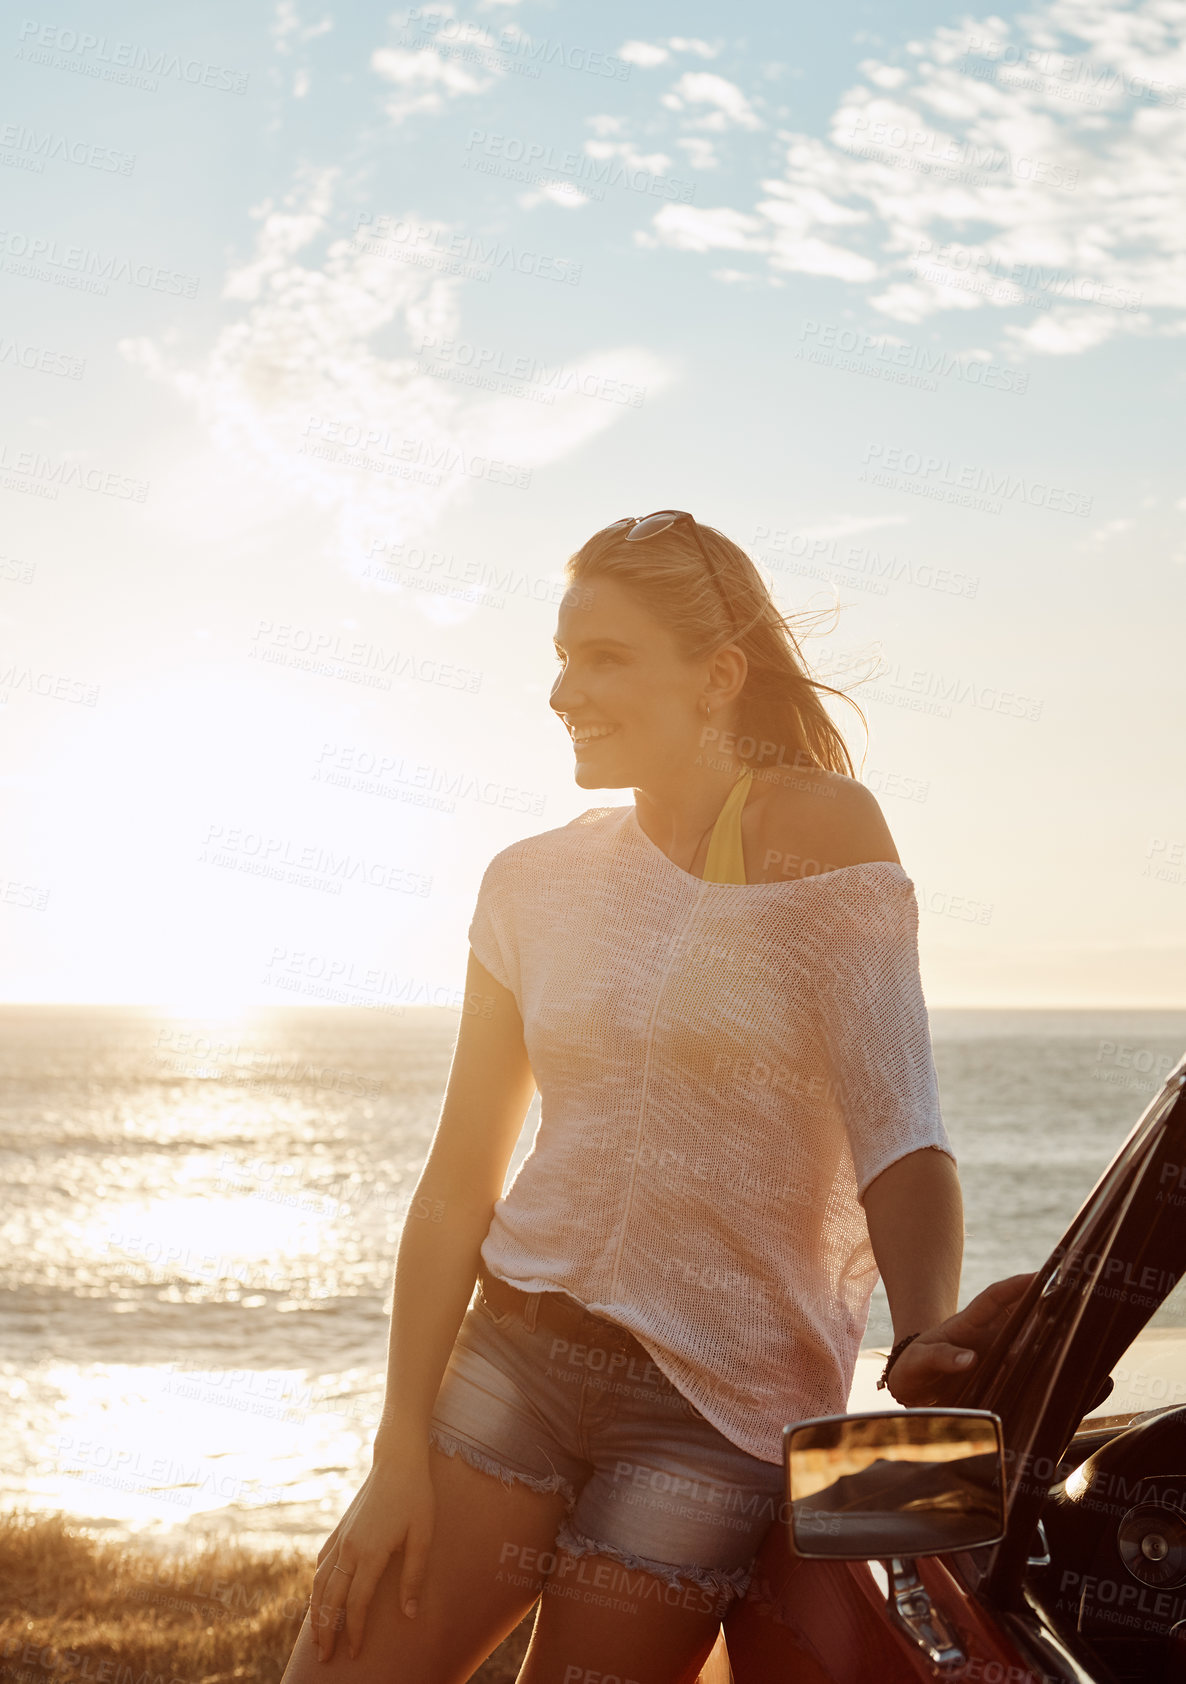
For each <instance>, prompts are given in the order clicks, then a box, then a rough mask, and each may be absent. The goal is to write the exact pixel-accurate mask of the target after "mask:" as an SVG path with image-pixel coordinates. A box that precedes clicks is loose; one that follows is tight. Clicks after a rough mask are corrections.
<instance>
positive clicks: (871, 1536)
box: [784, 1410, 1004, 1560]
mask: <svg viewBox="0 0 1186 1684" xmlns="http://www.w3.org/2000/svg"><path fill="white" fill-rule="evenodd" d="M784 1445H785V1458H786V1475H787V1497H788V1500H789V1504H790V1528H791V1543H792V1546H793V1548H794V1549H795V1551H796V1553H797V1554H799V1555H805V1556H816V1557H819V1556H823V1557H832V1558H835V1559H840V1560H860V1559H867V1558H870V1557H873V1556H890V1555H900V1556H914V1555H941V1554H944V1553H945V1552H947V1551H952V1550H963V1549H972V1548H974V1547H975V1546H976V1545H978V1544H986V1543H995V1542H996V1541H997V1540H998V1539H999V1538H1000V1537H1001V1536H1002V1534H1003V1532H1004V1480H1003V1468H1002V1451H1001V1436H1000V1424H999V1422H998V1421H997V1419H996V1417H995V1416H994V1415H992V1414H990V1413H988V1412H987V1411H984V1410H943V1411H940V1410H908V1411H901V1410H897V1411H894V1412H893V1413H887V1414H884V1415H866V1416H844V1415H836V1416H827V1417H824V1418H823V1419H820V1420H815V1421H805V1422H801V1423H799V1424H798V1425H796V1426H793V1427H788V1428H787V1429H786V1432H785V1434H784Z"/></svg>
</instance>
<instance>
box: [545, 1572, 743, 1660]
mask: <svg viewBox="0 0 1186 1684" xmlns="http://www.w3.org/2000/svg"><path fill="white" fill-rule="evenodd" d="M598 1585H602V1586H604V1587H606V1588H605V1589H598V1588H596V1587H597V1586H598ZM610 1586H613V1589H612V1591H611V1590H609V1588H608V1587H610ZM720 1629H721V1617H720V1613H719V1612H715V1613H706V1612H704V1609H703V1598H700V1597H691V1598H689V1597H688V1596H680V1595H677V1596H672V1595H671V1586H670V1585H669V1584H668V1583H666V1582H665V1581H664V1580H663V1579H660V1578H657V1577H655V1576H654V1575H652V1574H649V1573H643V1572H623V1570H622V1566H621V1563H620V1562H619V1561H617V1560H616V1559H615V1558H614V1557H613V1556H608V1555H582V1556H579V1557H578V1556H572V1555H569V1554H568V1553H567V1551H565V1550H564V1549H563V1548H560V1547H558V1548H557V1550H556V1566H555V1568H554V1569H553V1571H552V1573H551V1574H550V1575H549V1577H548V1579H547V1582H546V1583H545V1584H544V1587H543V1592H542V1594H541V1597H540V1605H539V1613H538V1614H537V1615H536V1620H535V1628H534V1630H533V1632H532V1635H531V1643H530V1645H529V1646H528V1650H527V1654H526V1656H525V1657H524V1661H523V1666H522V1669H521V1670H520V1672H519V1677H518V1684H586V1681H587V1680H588V1679H591V1678H592V1679H599V1680H620V1684H692V1681H693V1680H694V1679H695V1678H696V1676H697V1674H698V1673H699V1671H700V1667H701V1665H702V1664H703V1663H704V1661H705V1660H706V1659H707V1658H708V1655H709V1652H710V1650H711V1649H712V1646H713V1644H714V1643H715V1642H716V1638H717V1634H718V1632H719V1631H720Z"/></svg>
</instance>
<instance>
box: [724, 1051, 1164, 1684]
mask: <svg viewBox="0 0 1186 1684" xmlns="http://www.w3.org/2000/svg"><path fill="white" fill-rule="evenodd" d="M1184 1090H1186V1058H1183V1060H1182V1061H1181V1062H1180V1063H1179V1064H1178V1066H1177V1067H1176V1068H1175V1069H1174V1070H1173V1071H1172V1072H1171V1074H1170V1075H1169V1077H1168V1078H1167V1079H1166V1081H1165V1084H1164V1085H1163V1087H1162V1089H1161V1091H1160V1093H1159V1094H1158V1095H1157V1097H1156V1098H1155V1099H1154V1100H1153V1101H1152V1103H1151V1104H1150V1105H1149V1107H1148V1108H1147V1110H1146V1111H1145V1113H1144V1114H1143V1116H1142V1117H1141V1119H1140V1120H1139V1122H1138V1123H1137V1124H1136V1126H1135V1128H1134V1129H1133V1131H1132V1133H1131V1134H1130V1135H1129V1137H1128V1139H1127V1140H1126V1141H1125V1143H1124V1145H1123V1146H1122V1147H1121V1149H1120V1151H1119V1152H1118V1153H1117V1155H1116V1157H1115V1158H1114V1159H1113V1161H1112V1162H1111V1164H1109V1166H1108V1168H1107V1169H1106V1170H1105V1172H1104V1174H1103V1176H1102V1177H1101V1179H1100V1180H1099V1182H1098V1183H1097V1185H1096V1187H1095V1188H1094V1190H1093V1191H1092V1193H1091V1194H1090V1196H1089V1197H1088V1199H1087V1200H1086V1202H1085V1204H1084V1205H1083V1207H1082V1209H1081V1210H1080V1211H1079V1213H1078V1215H1077V1216H1076V1217H1075V1219H1074V1221H1073V1222H1072V1223H1071V1225H1070V1227H1069V1228H1068V1230H1067V1232H1066V1234H1065V1235H1064V1237H1063V1239H1062V1241H1061V1242H1060V1243H1059V1245H1058V1246H1056V1248H1055V1250H1054V1252H1053V1253H1052V1254H1051V1256H1050V1257H1049V1258H1048V1259H1047V1261H1046V1263H1045V1264H1044V1265H1043V1266H1042V1268H1041V1269H1039V1270H1038V1272H1037V1274H1036V1275H1035V1277H1034V1280H1033V1282H1032V1284H1031V1285H1030V1286H1029V1288H1028V1289H1027V1291H1026V1293H1025V1296H1024V1297H1023V1298H1022V1300H1021V1301H1020V1302H1019V1304H1018V1306H1017V1308H1016V1309H1015V1311H1014V1313H1013V1315H1012V1316H1011V1318H1010V1320H1009V1322H1008V1323H1007V1325H1006V1326H1005V1327H1004V1328H1003V1330H1002V1331H1001V1333H1000V1335H999V1336H998V1338H997V1340H996V1342H995V1344H994V1345H993V1347H992V1349H991V1350H990V1351H989V1352H988V1353H987V1355H986V1356H985V1357H984V1358H983V1359H982V1360H981V1362H980V1363H979V1364H978V1365H977V1369H976V1372H975V1374H974V1375H973V1376H972V1377H971V1378H970V1379H968V1380H966V1381H963V1382H961V1390H960V1392H959V1394H958V1396H957V1398H956V1400H955V1403H954V1404H953V1405H952V1407H951V1408H950V1409H947V1408H944V1409H941V1410H940V1409H936V1410H917V1409H914V1410H897V1411H895V1412H893V1413H892V1414H890V1413H887V1414H884V1415H864V1416H852V1415H849V1416H833V1417H829V1418H827V1419H825V1420H824V1421H822V1422H813V1423H792V1424H791V1425H788V1427H787V1428H786V1429H785V1431H784V1435H783V1436H784V1446H785V1458H786V1474H787V1478H786V1499H787V1500H786V1503H785V1505H784V1514H785V1516H786V1524H785V1525H776V1526H774V1527H772V1528H771V1530H770V1533H769V1535H768V1536H767V1539H766V1542H765V1544H764V1546H763V1548H762V1551H761V1553H760V1555H759V1557H758V1560H757V1562H756V1564H755V1569H754V1574H753V1581H752V1584H751V1586H750V1591H749V1594H748V1596H747V1597H746V1598H745V1599H744V1600H742V1601H741V1602H739V1603H738V1604H737V1605H736V1606H735V1607H734V1609H733V1610H732V1611H731V1613H730V1615H729V1617H728V1619H727V1621H726V1623H725V1637H726V1641H727V1643H728V1649H729V1661H730V1664H731V1667H732V1671H733V1679H734V1684H782V1681H784V1680H785V1681H786V1684H915V1681H917V1680H920V1679H928V1680H934V1679H942V1678H950V1679H953V1680H959V1681H960V1684H964V1681H965V1680H966V1681H968V1684H972V1681H973V1680H975V1681H979V1684H1171V1681H1176V1684H1186V1407H1164V1408H1159V1409H1154V1410H1151V1411H1148V1412H1146V1413H1144V1414H1140V1415H1137V1416H1135V1417H1134V1416H1132V1415H1128V1414H1125V1415H1113V1416H1109V1417H1099V1416H1097V1417H1096V1418H1095V1419H1094V1420H1092V1421H1090V1422H1085V1417H1086V1416H1088V1415H1089V1414H1091V1412H1092V1411H1093V1410H1097V1409H1098V1407H1099V1405H1100V1404H1101V1402H1102V1401H1103V1400H1104V1399H1105V1398H1106V1397H1107V1396H1108V1394H1109V1392H1110V1390H1111V1389H1112V1381H1111V1379H1110V1378H1109V1376H1110V1373H1111V1371H1112V1369H1113V1368H1114V1367H1116V1365H1117V1364H1118V1363H1119V1362H1120V1361H1121V1359H1122V1358H1123V1357H1124V1353H1125V1352H1126V1351H1127V1350H1128V1347H1129V1346H1130V1345H1131V1344H1132V1341H1133V1340H1134V1339H1135V1338H1136V1336H1137V1335H1138V1334H1139V1333H1140V1331H1141V1329H1142V1328H1143V1327H1144V1326H1145V1324H1146V1322H1147V1321H1148V1320H1149V1318H1150V1316H1152V1315H1153V1313H1154V1311H1155V1310H1157V1309H1158V1307H1159V1306H1160V1305H1161V1304H1162V1303H1163V1302H1164V1301H1165V1300H1166V1299H1167V1298H1168V1297H1169V1295H1170V1293H1171V1292H1173V1290H1174V1288H1175V1286H1176V1285H1177V1282H1178V1280H1179V1277H1180V1276H1182V1275H1183V1274H1186V1093H1184ZM1178 1296H1183V1295H1182V1294H1179V1295H1178ZM1176 1302H1177V1299H1175V1303H1176ZM1181 1320H1182V1321H1183V1322H1184V1323H1186V1315H1183V1316H1182V1318H1181Z"/></svg>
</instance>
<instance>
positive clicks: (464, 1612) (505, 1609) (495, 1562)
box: [282, 1449, 566, 1684]
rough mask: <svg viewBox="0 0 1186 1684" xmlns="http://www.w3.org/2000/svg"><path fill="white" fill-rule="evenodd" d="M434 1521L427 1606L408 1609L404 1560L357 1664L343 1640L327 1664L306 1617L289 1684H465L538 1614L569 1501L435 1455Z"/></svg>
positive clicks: (375, 1612)
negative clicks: (527, 1617) (533, 1611)
mask: <svg viewBox="0 0 1186 1684" xmlns="http://www.w3.org/2000/svg"><path fill="white" fill-rule="evenodd" d="M429 1456H430V1465H431V1469H432V1483H433V1492H434V1495H435V1498H436V1519H435V1525H434V1529H433V1536H432V1542H431V1544H430V1545H429V1552H428V1562H427V1566H426V1570H425V1575H424V1583H423V1586H422V1588H421V1592H420V1597H419V1607H418V1610H417V1613H416V1615H415V1617H414V1618H413V1619H409V1618H408V1617H407V1615H405V1614H404V1612H403V1610H402V1609H401V1607H400V1601H399V1578H400V1570H401V1567H402V1563H403V1557H402V1553H401V1552H400V1551H398V1550H397V1551H396V1553H395V1554H394V1555H393V1556H392V1557H391V1560H390V1561H389V1562H388V1563H387V1566H386V1568H385V1569H384V1571H383V1574H382V1576H381V1578H380V1580H379V1583H378V1585H377V1586H376V1588H375V1594H374V1597H373V1599H372V1601H371V1605H370V1608H369V1609H368V1611H367V1621H366V1630H365V1632H364V1634H363V1640H362V1646H361V1648H360V1649H359V1652H358V1656H357V1658H356V1659H355V1660H353V1661H352V1660H351V1659H350V1655H349V1651H348V1649H347V1646H346V1642H345V1637H344V1633H339V1634H338V1639H337V1642H336V1643H335V1644H334V1652H333V1655H332V1656H331V1657H330V1659H329V1660H328V1661H319V1660H318V1658H317V1649H316V1646H315V1644H314V1642H313V1634H312V1629H311V1627H310V1622H309V1615H308V1613H306V1615H305V1618H304V1621H303V1623H302V1625H301V1630H300V1633H299V1635H298V1637H297V1641H296V1645H295V1647H294V1649H293V1652H292V1655H291V1657H290V1658H289V1662H288V1666H287V1668H286V1670H285V1673H284V1678H283V1681H282V1684H315V1681H319V1684H413V1681H414V1684H464V1681H465V1680H467V1679H468V1678H469V1677H470V1675H471V1673H473V1671H474V1670H475V1669H476V1668H477V1667H478V1666H480V1665H481V1663H482V1661H484V1660H485V1658H486V1656H487V1655H489V1654H490V1652H491V1651H492V1650H493V1649H495V1648H497V1646H498V1644H499V1643H501V1641H502V1639H503V1638H504V1637H505V1636H506V1635H507V1633H508V1632H510V1631H513V1630H514V1628H515V1626H516V1625H517V1624H518V1623H519V1621H520V1620H521V1619H522V1618H523V1616H524V1614H526V1613H527V1611H528V1610H529V1609H530V1608H531V1606H532V1604H533V1603H534V1602H535V1600H536V1598H537V1597H538V1596H539V1594H540V1589H541V1586H542V1583H543V1577H544V1573H543V1570H541V1568H539V1567H538V1566H537V1565H536V1563H537V1561H542V1563H543V1569H546V1568H547V1567H548V1565H549V1564H550V1558H549V1553H548V1552H549V1550H550V1546H551V1543H552V1540H553V1538H554V1537H555V1535H556V1528H557V1525H558V1523H559V1520H560V1517H561V1516H562V1515H563V1513H564V1508H565V1501H566V1499H565V1496H564V1494H563V1493H562V1492H559V1491H550V1492H540V1491H533V1490H531V1489H530V1488H529V1487H528V1486H525V1485H521V1484H517V1483H516V1484H514V1485H511V1486H507V1485H506V1484H505V1483H504V1482H503V1481H502V1480H501V1479H499V1478H497V1477H496V1476H495V1475H493V1474H489V1473H485V1472H482V1471H480V1470H478V1469H476V1468H474V1467H471V1466H470V1465H469V1463H467V1462H465V1461H464V1460H463V1459H462V1458H461V1457H460V1456H447V1455H445V1454H443V1453H442V1452H441V1451H439V1450H436V1449H433V1450H430V1452H429Z"/></svg>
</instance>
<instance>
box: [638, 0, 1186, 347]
mask: <svg viewBox="0 0 1186 1684" xmlns="http://www.w3.org/2000/svg"><path fill="white" fill-rule="evenodd" d="M1184 37H1186V3H1184V0H1148V3H1146V4H1144V5H1138V6H1135V7H1131V8H1125V9H1120V8H1116V7H1115V6H1113V5H1112V4H1111V0H1047V3H1046V4H1045V5H1043V6H1040V7H1038V8H1036V9H1035V10H1033V11H1031V12H1029V13H1027V14H1026V15H1024V16H1023V17H1019V18H1016V19H1013V20H1011V21H1009V22H1006V21H1005V20H1003V19H1001V18H1000V17H995V16H990V17H988V18H985V19H982V20H980V21H976V20H975V19H969V20H968V21H967V22H966V23H965V24H963V25H961V26H960V27H958V28H956V27H953V26H947V25H944V26H941V27H938V28H936V29H935V31H934V32H933V34H932V35H931V36H930V37H928V38H927V39H923V40H914V41H909V42H907V43H906V44H905V47H904V50H903V54H902V58H903V62H901V63H889V62H883V61H880V60H877V59H866V60H864V61H863V62H862V64H861V66H860V69H861V71H862V74H863V78H864V79H863V81H862V82H860V83H859V84H857V85H856V86H854V87H852V88H850V89H849V90H848V91H847V92H845V93H844V94H843V95H842V96H841V97H840V99H839V101H838V102H837V104H836V107H835V109H834V111H833V112H832V115H831V118H830V120H829V122H828V125H827V134H826V137H825V136H820V135H811V134H805V133H801V132H788V133H784V134H783V135H782V136H781V138H782V140H783V143H784V156H783V166H782V170H781V173H780V174H778V175H777V176H776V177H775V178H774V179H765V180H763V181H761V182H760V183H757V184H755V185H754V187H753V188H752V189H751V194H750V197H749V202H748V204H747V203H744V202H743V204H742V205H741V206H740V207H739V206H737V205H733V206H729V207H720V208H719V209H716V210H713V209H711V208H708V207H706V208H704V209H702V210H701V212H700V213H699V220H698V221H697V222H696V223H695V224H694V225H690V224H689V223H688V222H687V220H686V219H685V218H683V217H681V216H678V215H674V216H673V215H672V214H671V212H672V209H673V207H664V208H663V209H662V210H660V211H659V212H658V213H657V215H656V216H655V218H654V221H653V225H652V228H653V236H654V239H655V241H656V242H658V243H660V244H667V245H671V246H673V247H676V248H677V249H681V250H685V251H706V250H710V249H713V248H714V247H715V248H717V249H725V250H733V251H736V250H739V249H745V250H747V251H749V252H751V253H754V254H756V255H757V256H759V257H760V258H762V259H763V261H764V267H765V274H766V278H767V280H768V281H769V282H770V283H771V284H780V282H781V280H782V278H783V277H785V275H786V274H788V273H801V274H809V275H828V276H832V277H835V278H837V279H841V280H845V281H848V282H850V283H852V284H854V285H860V286H864V287H867V288H869V295H868V302H869V304H870V305H871V306H872V308H873V309H875V310H876V311H878V312H879V313H880V314H882V315H883V316H885V317H887V318H889V319H891V320H894V321H899V322H904V323H906V322H910V323H913V322H920V321H923V320H925V319H927V318H929V317H932V316H935V315H938V314H941V313H943V312H951V311H962V312H965V313H967V312H977V313H979V314H980V315H981V316H982V317H983V316H984V315H985V314H988V315H989V316H992V314H993V313H994V312H997V313H998V314H997V316H996V318H995V319H996V320H998V321H1001V327H1000V330H999V339H998V349H1000V348H1004V349H1005V350H1006V351H1008V350H1012V351H1013V352H1015V353H1017V354H1021V353H1023V352H1028V353H1030V354H1041V355H1047V356H1070V355H1077V354H1081V353H1082V352H1084V351H1086V350H1088V349H1090V348H1092V347H1094V346H1095V345H1099V344H1102V343H1104V342H1106V341H1107V340H1109V339H1112V338H1115V337H1117V336H1119V335H1143V336H1153V335H1167V336H1168V335H1180V334H1181V333H1182V332H1183V331H1184V329H1186V218H1183V217H1182V214H1181V206H1182V204H1183V202H1186V38H1184ZM717 80H718V79H717V78H715V77H713V76H711V75H710V74H708V73H703V72H701V73H696V72H689V73H688V74H687V75H685V76H684V77H682V78H681V79H680V81H678V82H677V83H676V86H675V89H674V90H673V92H672V94H671V95H669V96H667V99H666V101H665V103H666V104H667V105H668V106H669V108H672V109H679V110H681V111H686V110H687V109H688V107H689V105H690V104H691V103H692V93H693V91H694V90H697V89H698V90H699V91H700V92H702V93H703V92H704V91H705V89H706V87H707V85H708V84H711V83H715V82H716V81H717ZM722 86H723V87H726V88H731V87H732V84H725V83H722ZM731 98H732V96H730V98H729V99H726V98H725V97H724V96H722V97H721V99H720V100H719V101H717V102H716V103H715V104H713V110H714V112H715V113H716V114H718V115H720V116H721V117H722V118H723V119H725V120H726V121H728V120H729V115H728V114H729V113H730V111H732V113H733V117H732V120H734V121H738V120H741V121H745V119H744V118H740V119H739V118H738V115H737V114H738V113H739V112H741V111H742V110H748V105H747V106H745V107H742V106H737V105H736V103H735V102H734V103H733V104H732V105H731V104H730V100H731ZM710 103H712V102H710ZM753 121H754V122H755V123H756V122H757V119H756V118H754V119H753ZM677 144H680V143H679V142H677ZM691 226H694V228H695V231H696V235H697V237H696V238H694V239H693V238H690V237H689V230H690V227H691ZM742 234H744V238H743V239H742V238H741V237H740V236H741V235H742ZM1000 312H1004V313H1005V314H1004V319H1003V320H1002V318H1001V316H1000V314H999V313H1000Z"/></svg>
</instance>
